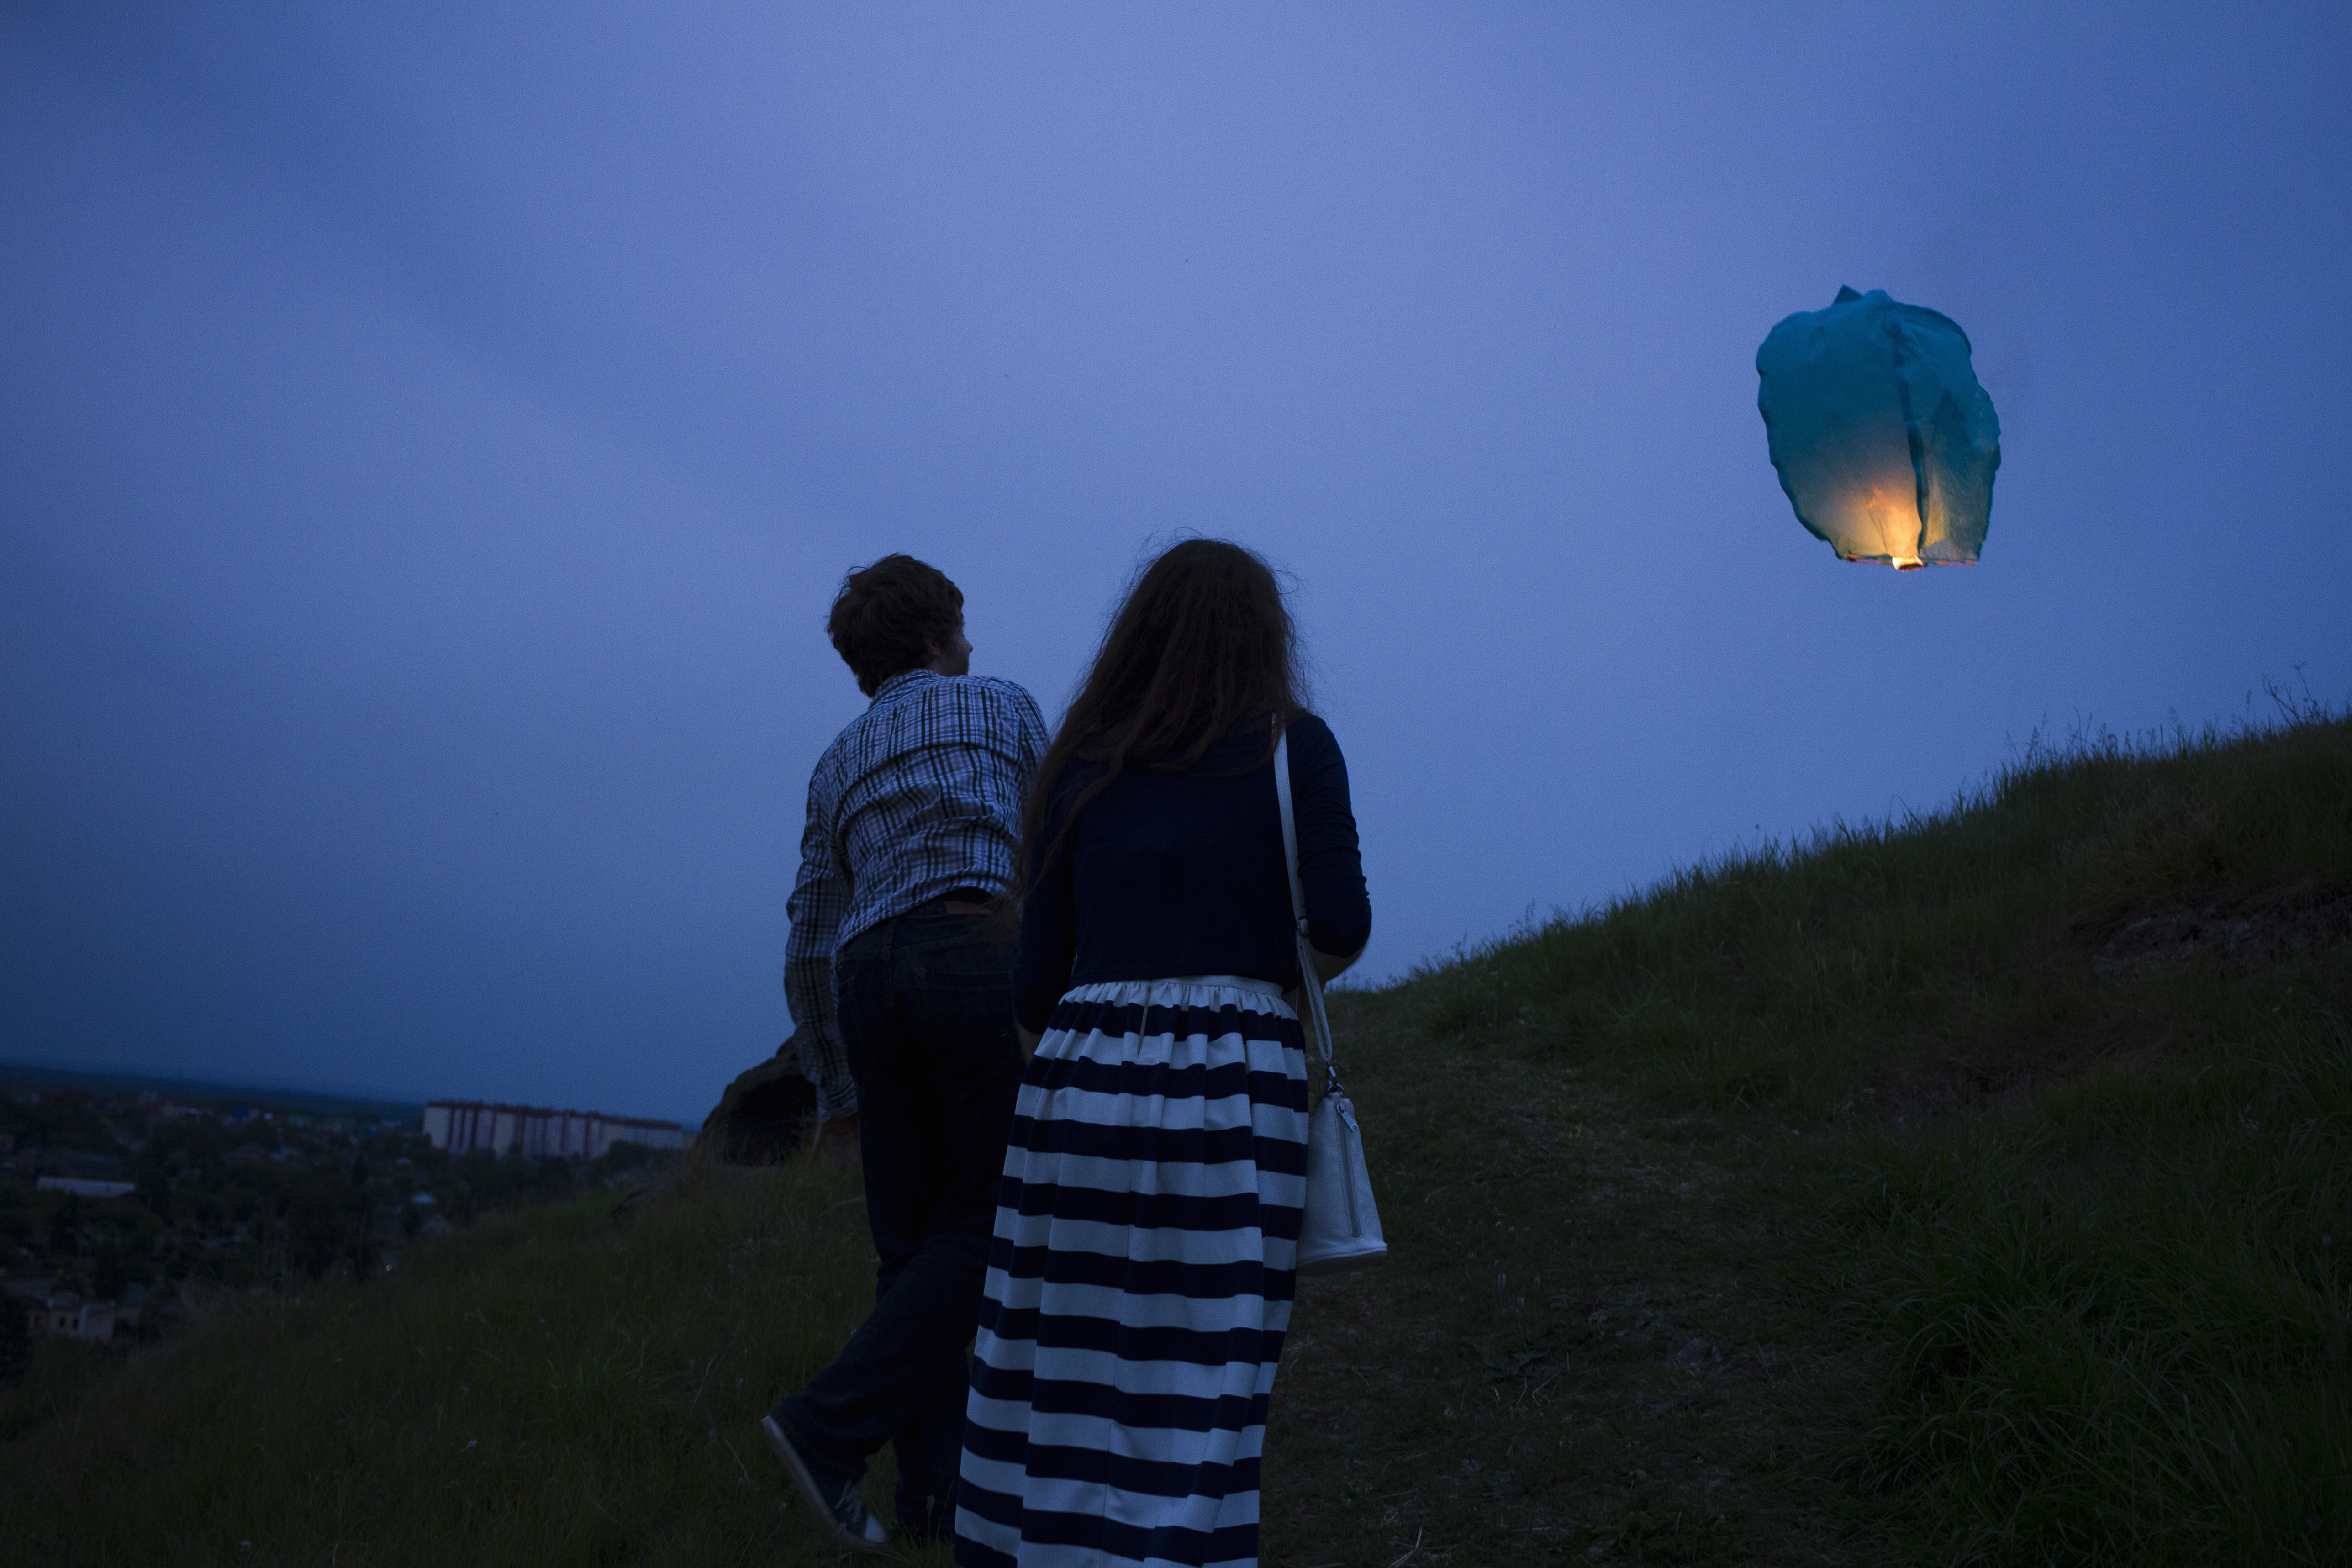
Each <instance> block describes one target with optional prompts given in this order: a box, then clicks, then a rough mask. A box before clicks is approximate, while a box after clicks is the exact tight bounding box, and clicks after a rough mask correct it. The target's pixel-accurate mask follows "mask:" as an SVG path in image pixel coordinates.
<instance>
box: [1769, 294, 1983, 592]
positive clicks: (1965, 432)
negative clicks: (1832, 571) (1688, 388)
mask: <svg viewBox="0 0 2352 1568" xmlns="http://www.w3.org/2000/svg"><path fill="white" fill-rule="evenodd" d="M1756 373H1757V377H1758V388H1757V397H1756V404H1757V409H1758V411H1759V413H1761V414H1762V415H1763V416H1764V426H1765V433H1766V435H1767V437H1768V438H1769V443H1770V448H1771V457H1772V466H1773V468H1776V469H1778V470H1779V471H1780V488H1781V489H1783V490H1785V491H1786V492H1787V493H1788V497H1789V501H1790V505H1791V506H1793V507H1794V508H1795V509H1796V513H1797V521H1800V522H1801V523H1803V524H1804V525H1805V528H1806V530H1807V531H1809V532H1811V534H1812V535H1813V536H1814V537H1815V538H1817V539H1820V540H1822V542H1825V543H1827V544H1828V545H1829V547H1830V548H1831V549H1832V550H1834V551H1835V552H1837V553H1838V555H1839V556H1840V557H1841V558H1843V559H1844V560H1847V561H1883V562H1885V563H1887V564H1888V565H1890V566H1892V567H1894V568H1895V570H1896V571H1898V572H1909V571H1914V570H1916V569H1917V568H1919V567H1922V566H1967V565H1973V564H1974V563H1975V562H1976V559H1977V554H1978V552H1979V550H1981V549H1982V548H1983V545H1984V536H1985V525H1986V523H1987V521H1989V520H1990V515H1991V511H1992V479H1993V474H1994V471H1995V470H1996V469H1998V468H2000V421H1999V419H1997V418H1996V417H1995V416H1994V414H1993V408H1992V399H1991V398H1990V397H1988V396H1986V395H1985V392H1984V388H1983V387H1981V386H1979V384H1977V379H1976V371H1975V368H1974V366H1973V365H1972V364H1971V363H1970V362H1969V339H1968V334H1967V333H1966V332H1963V331H1960V329H1959V328H1958V326H1957V325H1956V324H1954V323H1953V322H1952V321H1950V320H1949V319H1948V318H1947V317H1945V316H1941V315H1938V314H1937V312H1935V311H1933V310H1927V309H1925V308H1923V307H1921V306H1917V305H1905V304H1900V303H1897V302H1896V301H1895V300H1890V299H1888V298H1887V297H1886V295H1885V292H1883V291H1882V290H1878V289H1873V290H1872V291H1871V292H1869V293H1868V294H1857V293H1855V292H1854V291H1853V289H1840V290H1839V291H1838V297H1837V300H1835V302H1833V303H1832V305H1831V306H1830V308H1829V309H1828V310H1813V311H1803V310H1801V311H1799V312H1798V313H1797V314H1795V315H1793V316H1790V317H1789V318H1787V319H1786V320H1785V321H1781V322H1780V325H1778V326H1776V327H1774V328H1773V329H1772V331H1771V334H1770V335H1769V336H1768V337H1767V338H1766V339H1765V340H1764V343H1763V346H1762V347H1760V348H1759V349H1758V350H1757V351H1756Z"/></svg>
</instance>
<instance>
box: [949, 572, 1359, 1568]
mask: <svg viewBox="0 0 2352 1568" xmlns="http://www.w3.org/2000/svg"><path fill="white" fill-rule="evenodd" d="M1298 684H1299V683H1298V675H1297V647H1296V642H1295V637H1294V634H1293V632H1292V629H1291V624H1290V617H1289V615H1288V613H1287V612H1286V610H1285V609H1284V607H1283V603H1282V594H1281V590H1280V589H1279V587H1278V586H1277V585H1276V582H1275V578H1274V574H1273V573H1272V572H1271V571H1270V570H1268V569H1267V567H1266V564H1265V562H1263V561H1261V560H1260V559H1258V557H1257V556H1255V555H1254V554H1252V553H1251V552H1249V551H1246V550H1244V549H1242V548H1241V547H1240V546H1238V545H1234V544H1229V543H1226V542H1223V541H1221V540H1207V539H1202V540H1191V541H1188V542H1184V543H1181V544H1179V545H1177V546H1176V547H1175V548H1173V549H1171V550H1170V551H1168V552H1166V553H1165V554H1163V555H1161V556H1160V558H1159V559H1158V560H1156V561H1154V562H1153V563H1151V564H1150V567H1149V568H1147V569H1146V570H1145V572H1144V574H1143V575H1142V576H1141V578H1140V579H1139V581H1138V582H1137V583H1136V584H1135V585H1134V587H1133V588H1132V589H1131V590H1130V591H1129V595H1128V598H1127V602H1126V604H1125V605H1122V606H1121V607H1120V609H1119V612H1118V616H1116V617H1115V618H1114V619H1113V621H1112V623H1111V627H1110V630H1109V632H1108V634H1107V635H1106V636H1105V637H1104V638H1103V645H1102V648H1101V650H1100V652H1098V653H1097V655H1096V658H1095V663H1094V668H1093V669H1092V670H1091V671H1089V672H1088V674H1087V679H1086V682H1085V684H1084V685H1083V686H1082V687H1081V688H1080V689H1079V693H1078V697H1077V700H1076V701H1075V702H1073V703H1072V704H1071V706H1070V711H1069V714H1068V716H1067V717H1066V719H1065V720H1064V721H1063V724H1062V731H1061V733H1060V734H1059V735H1058V736H1057V737H1055V742H1054V744H1053V745H1052V747H1051V748H1050V749H1049V750H1048V751H1047V752H1046V753H1045V762H1044V763H1043V764H1042V765H1041V767H1040V768H1039V771H1038V776H1037V782H1036V785H1035V787H1034V790H1033V792H1032V794H1031V796H1030V804H1029V808H1028V812H1027V816H1026V820H1025V822H1024V844H1023V861H1022V863H1023V867H1024V876H1025V878H1026V882H1025V886H1024V900H1023V902H1022V910H1021V948H1020V952H1019V956H1018V958H1017V959H1016V961H1015V964H1014V970H1013V1001H1014V1015H1015V1021H1016V1023H1017V1024H1018V1026H1019V1028H1020V1032H1021V1040H1022V1044H1023V1047H1024V1048H1025V1049H1031V1050H1032V1051H1033V1054H1032V1056H1031V1058H1030V1061H1029V1065H1028V1068H1027V1069H1026V1071H1025V1073H1024V1077H1023V1079H1022V1086H1021V1096H1020V1100H1019V1103H1018V1105H1017V1108H1016V1110H1015V1112H1014V1117H1013V1138H1012V1142H1011V1146H1010V1147H1009V1148H1008V1150H1007V1151H1006V1153H1005V1160H1004V1180H1003V1186H1002V1188H1001V1195H1000V1197H999V1199H998V1208H997V1211H996V1227H995V1237H994V1241H993V1244H992V1250H991V1252H990V1256H989V1268H988V1281H987V1287H986V1297H985V1299H984V1300H983V1301H982V1307H981V1317H980V1325H981V1326H980V1335H979V1340H978V1343H977V1347H976V1355H975V1359H974V1362H973V1366H972V1388H971V1403H970V1405H969V1407H968V1418H967V1419H966V1421H965V1424H964V1455H963V1467H962V1477H961V1483H960V1485H959V1487H958V1491H957V1514H956V1562H957V1563H960V1564H963V1565H965V1568H1009V1565H1013V1564H1018V1565H1019V1568H1078V1565H1080V1564H1085V1565H1087V1568H1094V1565H1097V1564H1116V1563H1146V1562H1149V1563H1153V1564H1160V1563H1192V1564H1205V1563H1227V1564H1235V1563H1239V1564H1254V1563H1256V1561H1257V1521H1258V1455H1259V1450H1260V1448H1261V1447H1262V1446H1263V1442H1264V1439H1265V1407H1266V1396H1267V1394H1269V1393H1270V1392H1271V1390H1272V1388H1273V1384H1274V1369H1275V1364H1276V1362H1277V1361H1278V1360H1279V1359H1280V1357H1281V1354H1282V1338H1283V1332H1284V1331H1285V1329H1286V1328H1287V1326H1288V1324H1289V1321H1290V1302H1291V1291H1292V1283H1293V1275H1292V1261H1293V1257H1294V1254H1295V1252H1296V1247H1297V1236H1298V1210H1299V1204H1300V1201H1301V1199H1302V1198H1303V1197H1304V1195H1305V1188H1306V1182H1305V1174H1306V1170H1307V1075H1306V1061H1305V1057H1304V1054H1303V1052H1302V1049H1301V1047H1302V1043H1303V1042H1302V1037H1301V1035H1300V1031H1299V1025H1298V1016H1297V1013H1295V1012H1294V1011H1293V1010H1292V1006H1291V1005H1290V1003H1289V1002H1288V1001H1286V1000H1285V998H1284V994H1283V993H1284V992H1285V991H1286V990H1288V989H1291V988H1295V987H1296V986H1297V984H1299V979H1300V976H1299V975H1298V973H1297V942H1296V939H1295V936H1294V932H1295V931H1296V926H1295V924H1294V920H1293V916H1292V913H1291V902H1290V889H1289V873H1288V871H1287V868H1286V863H1285V859H1284V855H1283V847H1282V828H1281V821H1280V817H1279V816H1278V814H1277V808H1276V799H1275V788H1274V774H1273V769H1272V765H1271V764H1272V761H1273V753H1274V745H1275V740H1276V735H1277V734H1278V733H1281V732H1283V731H1285V730H1286V731H1287V733H1288V736H1289V743H1288V746H1287V748H1286V750H1287V752H1288V760H1289V766H1290V770H1291V779H1292V794H1293V799H1294V801H1295V803H1296V812H1297V826H1298V848H1299V862H1300V870H1301V872H1302V873H1303V875H1304V878H1305V880H1306V888H1307V934H1308V937H1309V941H1310V943H1311V945H1312V947H1313V949H1314V958H1315V964H1316V968H1317V969H1318V971H1319V972H1320V973H1322V974H1323V975H1324V976H1325V977H1327V978H1328V976H1330V975H1334V974H1337V973H1339V971H1340V970H1342V969H1344V968H1346V967H1347V965H1348V964H1349V963H1352V962H1353V961H1354V958H1355V956H1356V955H1357V954H1358V953H1359V952H1361V951H1362V950H1363V945H1364V940H1365V938H1366V937H1367V936H1368V935H1370V931H1371V907H1370V903H1369V902H1368V901H1367V900H1366V899H1365V896H1364V878H1363V869H1362V863H1361V861H1360V859H1359V858H1358V855H1357V850H1356V824H1355V818H1354V816H1352V815H1351V814H1350V812H1349V803H1348V774H1347V767H1346V764H1345V763H1344V762H1343V761H1342V760H1341V758H1340V755H1339V745H1338V743H1337V742H1335V741H1333V740H1332V738H1331V731H1329V730H1328V729H1326V728H1325V727H1324V725H1323V722H1322V721H1320V720H1319V719H1317V718H1315V717H1314V716H1313V715H1312V714H1309V713H1307V712H1306V711H1305V710H1303V709H1302V708H1301V707H1300V706H1299V701H1298ZM1329 954H1344V955H1346V956H1344V957H1329V956H1327V955H1329Z"/></svg>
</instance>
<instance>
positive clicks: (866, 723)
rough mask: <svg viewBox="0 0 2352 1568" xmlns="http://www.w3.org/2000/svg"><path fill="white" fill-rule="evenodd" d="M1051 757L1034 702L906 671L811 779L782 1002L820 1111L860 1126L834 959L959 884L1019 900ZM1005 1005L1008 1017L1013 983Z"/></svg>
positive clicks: (1000, 689) (997, 684)
mask: <svg viewBox="0 0 2352 1568" xmlns="http://www.w3.org/2000/svg"><path fill="white" fill-rule="evenodd" d="M1044 758H1045V721H1044V720H1043V719H1042V718H1041V717H1039V715H1038V712H1037V703H1036V701H1035V700H1034V699H1033V698H1032V697H1031V696H1030V695H1029V693H1028V692H1026V691H1024V690H1023V689H1021V688H1020V687H1018V686H1015V685H1014V684H1013V682H1011V681H1009V680H999V679H995V678H993V677H992V676H947V675H939V674H935V673H934V672H932V671H930V670H928V669H910V670H908V671H907V672H906V673H905V674H903V675H894V676H892V677H891V678H890V679H887V680H886V681H884V682H883V683H882V687H881V689H880V690H878V691H877V692H875V694H874V702H873V705H872V706H871V707H869V708H867V709H866V712H865V713H864V714H863V715H862V716H861V717H860V718H858V719H857V721H856V722H854V723H852V724H851V725H850V726H849V728H847V729H845V730H844V731H842V732H841V733H840V734H839V735H838V736H837V737H835V740H834V742H833V744H832V745H831V746H829V747H827V748H826V750H825V753H824V757H823V758H822V759H820V760H819V761H818V763H817V764H816V772H815V773H814V774H812V775H811V776H810V778H809V795H808V826H807V827H806V828H804V829H803V831H802V834H801V871H800V877H799V879H797V880H795V881H794V882H793V896H792V901H791V902H790V903H789V904H788V905H786V906H785V907H786V910H787V911H788V912H789V913H790V914H791V916H792V921H793V930H792V934H791V935H790V936H789V937H787V938H786V939H785V941H784V1000H785V1002H786V1004H787V1005H790V1007H791V1008H792V1012H793V1048H794V1050H795V1052H796V1054H797V1055H798V1056H799V1057H800V1063H801V1073H802V1076H803V1077H805V1078H806V1079H808V1080H809V1081H810V1082H811V1083H813V1084H814V1085H815V1086H816V1093H817V1114H818V1115H820V1116H821V1117H823V1118H824V1119H825V1120H826V1121H833V1120H835V1118H838V1117H843V1116H854V1115H856V1111H857V1089H856V1085H855V1084H853V1083H852V1082H851V1081H850V1078H849V1062H848V1058H847V1057H846V1056H845V1054H844V1053H843V1050H842V1045H841V1031H840V1028H839V1026H837V1025H836V1024H835V1019H834V987H833V960H834V955H835V953H837V952H840V951H841V949H842V947H843V946H844V945H845V943H847V942H849V940H850V939H851V938H853V937H855V936H856V935H858V934H859V933H860V932H863V931H871V930H872V929H873V928H874V927H876V926H877V925H880V924H881V923H882V922H883V921H887V920H889V919H891V918H892V917H893V916H896V915H902V914H905V913H906V912H907V911H908V910H911V909H913V908H915V907H916V906H917V905H918V904H922V903H928V902H929V901H930V900H933V899H936V898H938V897H940V895H941V894H943V893H946V892H948V891H949V890H950V889H956V888H981V889H988V890H990V891H992V892H998V893H1009V892H1011V891H1012V890H1013V852H1014V847H1015V846H1016V845H1017V844H1018V843H1019V841H1020V837H1021V810H1022V806H1023V805H1024V803H1025V802H1026V801H1027V799H1028V795H1029V784H1030V781H1031V780H1033V779H1034V778H1035V777H1036V776H1037V764H1038V763H1039V762H1041V761H1042V760H1044ZM1004 1005H1005V1008H1006V1010H1007V1012H1008V1014H1009V1013H1010V1011H1011V1009H1012V1006H1013V993H1012V990H1011V987H1010V986H1008V987H1007V988H1006V991H1005V997H1004Z"/></svg>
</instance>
